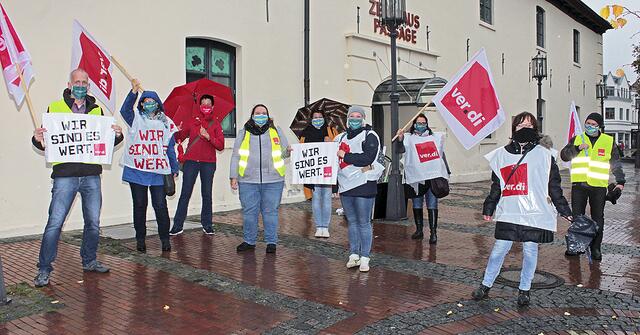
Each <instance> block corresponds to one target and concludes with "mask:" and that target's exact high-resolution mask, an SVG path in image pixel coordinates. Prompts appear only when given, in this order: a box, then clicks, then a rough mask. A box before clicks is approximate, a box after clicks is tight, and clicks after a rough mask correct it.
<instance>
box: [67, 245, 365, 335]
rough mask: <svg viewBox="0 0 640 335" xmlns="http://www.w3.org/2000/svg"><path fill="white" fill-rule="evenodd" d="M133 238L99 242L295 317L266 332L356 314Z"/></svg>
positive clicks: (301, 328) (312, 327)
mask: <svg viewBox="0 0 640 335" xmlns="http://www.w3.org/2000/svg"><path fill="white" fill-rule="evenodd" d="M64 241H65V242H68V243H71V244H74V245H80V241H81V235H73V236H65V237H64ZM127 242H130V240H122V241H120V240H111V239H103V240H101V242H100V252H101V253H104V254H108V255H112V256H115V257H118V258H121V259H123V260H127V261H130V262H133V263H137V264H140V265H143V266H146V267H150V268H154V269H157V270H161V271H164V272H167V273H170V274H172V275H175V276H177V277H180V278H182V279H184V280H187V281H189V282H192V283H195V284H198V285H202V286H204V287H207V288H210V289H214V290H216V291H220V292H225V293H229V294H232V295H234V296H236V297H239V298H241V299H244V300H247V301H251V302H254V303H256V304H260V305H264V306H268V307H270V308H274V309H278V310H282V311H284V312H287V313H289V314H292V315H294V316H295V318H293V319H291V320H289V321H285V322H282V323H280V324H278V325H277V326H276V327H274V328H273V329H271V330H270V331H269V332H267V334H313V333H317V332H319V331H321V330H322V329H325V328H328V327H330V326H332V325H333V324H335V323H337V322H339V321H342V320H344V319H346V318H348V317H351V316H353V315H354V314H353V313H351V312H348V311H345V310H342V309H337V308H333V307H330V306H327V305H323V304H319V303H314V302H310V301H307V300H303V299H295V298H292V297H289V296H286V295H284V294H280V293H276V292H273V291H270V290H265V289H262V288H258V287H254V286H251V285H247V284H244V283H242V282H240V281H237V280H233V279H230V278H228V277H225V276H222V275H219V274H216V273H213V272H208V271H206V270H202V269H198V268H194V267H191V266H189V265H185V264H182V263H180V262H177V261H172V260H168V259H166V258H162V257H154V256H149V255H139V254H137V253H134V252H132V250H131V249H129V248H127V247H125V246H124V243H127Z"/></svg>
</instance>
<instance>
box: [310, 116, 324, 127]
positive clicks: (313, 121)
mask: <svg viewBox="0 0 640 335" xmlns="http://www.w3.org/2000/svg"><path fill="white" fill-rule="evenodd" d="M311 125H313V126H314V127H316V128H317V129H320V127H322V125H324V119H323V118H319V119H311Z"/></svg>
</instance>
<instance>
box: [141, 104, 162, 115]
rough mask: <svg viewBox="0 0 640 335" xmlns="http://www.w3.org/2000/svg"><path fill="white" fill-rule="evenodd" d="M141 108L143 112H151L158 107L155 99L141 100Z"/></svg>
mask: <svg viewBox="0 0 640 335" xmlns="http://www.w3.org/2000/svg"><path fill="white" fill-rule="evenodd" d="M142 109H143V110H144V112H145V113H147V114H151V113H153V112H155V111H156V110H157V109H158V103H157V102H155V101H149V102H143V103H142Z"/></svg>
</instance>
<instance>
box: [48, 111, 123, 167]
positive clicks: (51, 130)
mask: <svg viewBox="0 0 640 335" xmlns="http://www.w3.org/2000/svg"><path fill="white" fill-rule="evenodd" d="M113 124H115V120H114V119H113V117H110V116H98V115H87V114H73V113H45V114H44V115H43V116H42V127H44V128H45V129H46V130H47V131H46V132H45V133H44V138H45V144H46V146H45V157H46V160H47V162H48V163H53V162H59V163H72V162H73V163H95V164H111V158H112V156H113V143H114V140H115V136H116V135H115V132H114V131H113V129H111V126H112V125H113Z"/></svg>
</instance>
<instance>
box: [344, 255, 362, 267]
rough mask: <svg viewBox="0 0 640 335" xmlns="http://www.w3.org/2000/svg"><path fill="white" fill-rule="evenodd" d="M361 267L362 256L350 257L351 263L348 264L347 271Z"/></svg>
mask: <svg viewBox="0 0 640 335" xmlns="http://www.w3.org/2000/svg"><path fill="white" fill-rule="evenodd" d="M359 265H360V255H356V254H351V255H349V261H348V262H347V269H351V268H355V267H356V266H359Z"/></svg>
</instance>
